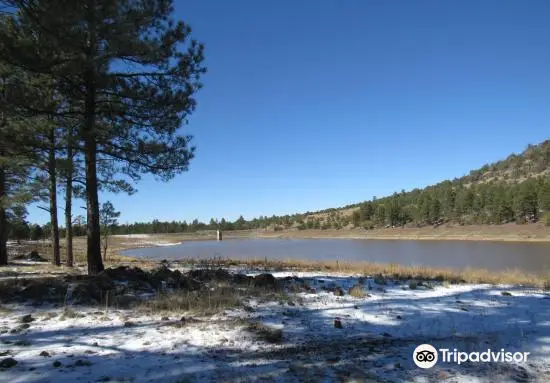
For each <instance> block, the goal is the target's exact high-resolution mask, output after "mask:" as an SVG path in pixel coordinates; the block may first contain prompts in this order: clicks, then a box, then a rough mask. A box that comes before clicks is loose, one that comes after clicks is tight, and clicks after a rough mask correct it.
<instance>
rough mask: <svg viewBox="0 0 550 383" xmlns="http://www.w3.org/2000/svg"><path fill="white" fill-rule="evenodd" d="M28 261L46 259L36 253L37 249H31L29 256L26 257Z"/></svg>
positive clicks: (45, 260)
mask: <svg viewBox="0 0 550 383" xmlns="http://www.w3.org/2000/svg"><path fill="white" fill-rule="evenodd" d="M27 259H28V260H29V261H33V262H48V260H47V259H44V258H42V257H41V256H40V254H38V251H36V250H33V251H31V252H30V253H29V257H28V258H27Z"/></svg>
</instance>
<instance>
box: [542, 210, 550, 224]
mask: <svg viewBox="0 0 550 383" xmlns="http://www.w3.org/2000/svg"><path fill="white" fill-rule="evenodd" d="M542 222H543V223H544V225H546V226H550V212H549V213H545V214H544V215H543V216H542Z"/></svg>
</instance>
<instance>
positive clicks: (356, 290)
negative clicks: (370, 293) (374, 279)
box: [349, 284, 367, 298]
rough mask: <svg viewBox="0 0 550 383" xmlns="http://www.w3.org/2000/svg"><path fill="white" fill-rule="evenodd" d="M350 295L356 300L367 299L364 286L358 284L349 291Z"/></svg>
mask: <svg viewBox="0 0 550 383" xmlns="http://www.w3.org/2000/svg"><path fill="white" fill-rule="evenodd" d="M349 295H351V296H352V297H355V298H365V297H366V296H367V293H365V290H364V289H363V286H361V285H360V284H356V285H354V286H353V287H351V288H350V289H349Z"/></svg>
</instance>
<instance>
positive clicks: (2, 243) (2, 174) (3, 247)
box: [0, 143, 8, 266]
mask: <svg viewBox="0 0 550 383" xmlns="http://www.w3.org/2000/svg"><path fill="white" fill-rule="evenodd" d="M1 145H3V143H0V157H1V156H3V155H4V149H3V147H1ZM5 194H6V171H5V170H4V167H3V166H0V266H3V265H7V264H8V248H7V242H8V235H7V234H8V230H7V227H6V225H7V220H6V209H5V208H4V203H3V199H4V197H5Z"/></svg>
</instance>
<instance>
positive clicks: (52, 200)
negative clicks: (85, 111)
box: [48, 128, 61, 266]
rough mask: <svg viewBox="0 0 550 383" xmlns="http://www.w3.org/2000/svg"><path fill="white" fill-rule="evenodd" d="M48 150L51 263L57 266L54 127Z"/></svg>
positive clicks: (58, 259)
mask: <svg viewBox="0 0 550 383" xmlns="http://www.w3.org/2000/svg"><path fill="white" fill-rule="evenodd" d="M49 133H50V136H49V139H50V150H49V153H48V174H49V176H50V220H51V223H52V244H53V259H52V263H53V264H54V265H57V266H59V265H60V264H61V254H60V249H59V222H58V220H57V177H56V168H55V128H51V129H50V132H49Z"/></svg>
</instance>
